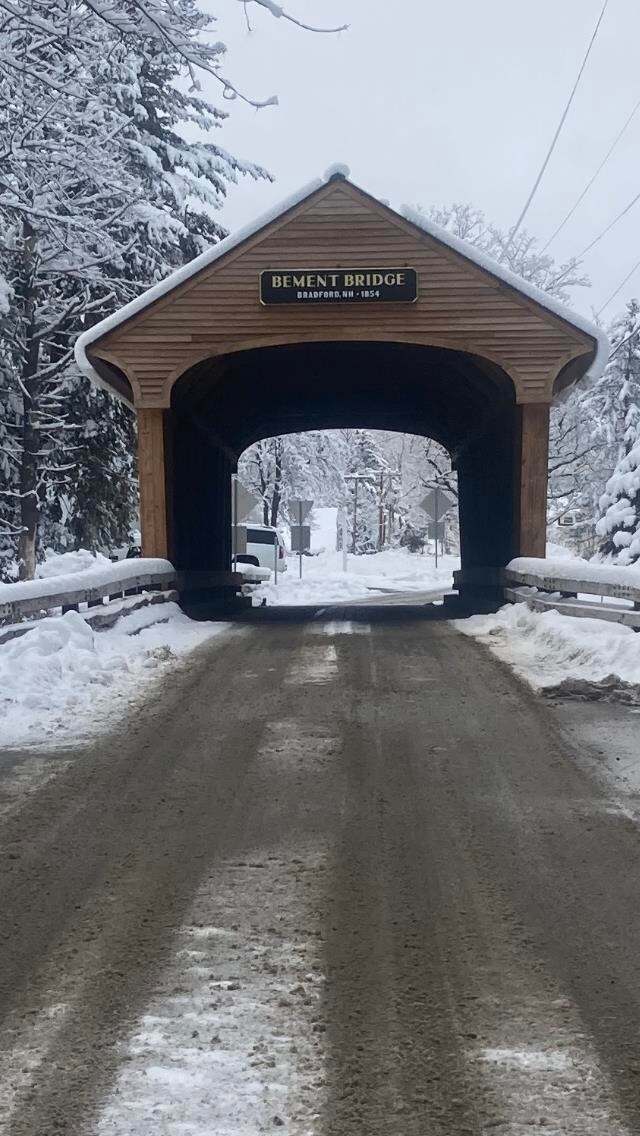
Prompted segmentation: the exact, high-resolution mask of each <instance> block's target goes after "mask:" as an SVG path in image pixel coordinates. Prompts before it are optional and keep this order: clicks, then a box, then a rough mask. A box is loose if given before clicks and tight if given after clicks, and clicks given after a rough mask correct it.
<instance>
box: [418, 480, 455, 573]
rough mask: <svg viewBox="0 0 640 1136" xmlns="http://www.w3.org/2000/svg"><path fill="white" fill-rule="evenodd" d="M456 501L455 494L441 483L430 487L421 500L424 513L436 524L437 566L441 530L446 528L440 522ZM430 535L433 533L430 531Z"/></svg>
mask: <svg viewBox="0 0 640 1136" xmlns="http://www.w3.org/2000/svg"><path fill="white" fill-rule="evenodd" d="M455 503H456V499H455V497H454V496H453V494H452V493H448V492H447V490H446V489H441V488H440V486H439V485H436V486H435V488H434V489H430V490H429V492H428V493H427V494H426V496H425V497H423V499H422V501H421V502H420V508H421V509H422V511H423V513H426V514H427V517H428V518H429V520H430V521H431V522H432V523H433V525H434V526H435V550H436V568H437V567H438V535H439V530H440V529H442V530H444V526H441V525H440V522H441V521H442V519H443V518H444V517H446V515H447V513H450V512H451V510H452V509H453V506H454V505H455ZM430 528H431V526H429V529H430ZM429 535H431V533H430V532H429Z"/></svg>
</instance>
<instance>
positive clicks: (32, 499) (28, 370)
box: [18, 221, 41, 580]
mask: <svg viewBox="0 0 640 1136" xmlns="http://www.w3.org/2000/svg"><path fill="white" fill-rule="evenodd" d="M23 237H24V276H23V288H22V297H21V299H22V303H23V325H24V329H25V340H26V345H25V352H24V356H23V363H22V376H21V378H22V447H21V448H22V453H21V455H20V524H21V532H20V536H19V537H18V567H19V574H20V579H21V580H32V579H33V577H34V576H35V574H36V549H37V539H38V523H39V520H40V505H41V502H40V500H39V496H38V462H39V457H38V455H39V451H40V429H39V422H38V418H39V413H38V410H39V408H38V394H39V389H38V387H39V384H38V378H37V372H38V363H39V358H40V343H39V340H38V338H37V336H36V331H35V311H36V300H35V294H34V286H33V265H34V259H35V242H36V237H35V233H34V231H33V229H32V228H31V226H30V224H29V222H28V221H25V223H24V228H23Z"/></svg>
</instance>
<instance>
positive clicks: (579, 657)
mask: <svg viewBox="0 0 640 1136" xmlns="http://www.w3.org/2000/svg"><path fill="white" fill-rule="evenodd" d="M456 626H457V628H458V630H459V631H462V632H463V633H464V634H465V635H473V636H474V637H475V638H476V639H479V640H480V641H481V642H482V643H486V644H487V646H489V647H490V648H491V650H492V651H493V652H494V653H495V654H496V655H497V656H498V658H500V659H503V660H504V661H505V662H506V663H509V664H510V665H511V666H512V667H513V668H514V670H515V671H516V672H517V673H518V674H519V675H520V676H521V677H522V678H524V679H525V680H526V681H527V682H528V683H529V685H530V686H532V687H533V688H534V689H536V690H545V689H546V690H548V689H550V688H557V687H561V684H564V685H565V688H567V687H568V686H572V687H573V689H574V690H575V691H576V692H578V693H579V692H580V689H581V688H580V686H578V687H576V686H575V684H576V681H577V682H578V683H579V684H580V683H585V684H588V685H589V686H590V687H591V688H592V694H594V695H595V694H596V693H597V689H596V688H597V687H598V686H600V687H601V688H602V693H606V692H607V690H611V691H612V692H615V691H617V692H618V693H620V692H621V688H623V684H630V685H631V686H632V687H636V686H637V687H638V691H637V693H638V700H639V701H640V635H639V634H638V633H637V632H635V631H633V629H632V628H630V627H624V626H622V625H621V624H618V623H609V622H608V621H606V620H600V619H582V618H575V617H573V616H566V615H560V614H559V613H558V612H557V611H545V612H533V611H530V610H529V608H528V607H527V605H526V604H524V603H520V604H508V605H507V606H506V607H503V608H501V609H500V611H498V612H496V613H495V615H474V616H472V617H471V618H470V619H464V620H459V621H457V623H456ZM627 694H628V696H629V699H630V700H633V699H634V692H633V691H627Z"/></svg>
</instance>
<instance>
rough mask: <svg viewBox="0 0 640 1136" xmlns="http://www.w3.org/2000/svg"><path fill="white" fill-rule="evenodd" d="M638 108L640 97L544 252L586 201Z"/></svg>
mask: <svg viewBox="0 0 640 1136" xmlns="http://www.w3.org/2000/svg"><path fill="white" fill-rule="evenodd" d="M638 110H640V99H638V101H637V103H636V105H635V106H634V108H633V110H632V111H631V114H630V115H629V116H628V118H627V120H626V122H625V124H624V126H623V127H622V130H620V131H619V133H618V134H617V135H616V137H615V139H614V140H613V142H612V143H611V146H610V147H609V149H608V150H607V153H606V154H605V156H604V158H603V159H602V161H601V162H600V165H599V166H598V168H597V170H596V172H595V173H594V174H593V176H592V177H591V178H590V179H589V181H588V182H587V184H586V185H585V187H584V189H583V191H582V193H581V194H580V196H579V197H578V199H577V200H576V201H575V202H574V204H573V205H572V206H571V209H570V210H569V212H568V213H567V215H566V217H565V218H564V219H563V220H562V221H561V222H560V224H559V225H558V228H557V229H556V230H555V232H554V233H552V234H551V236H550V237H549V240H548V241H547V243H546V245H544V247H543V248H542V250H541V251H542V252H546V251H547V249H548V248H549V245H550V244H552V243H553V241H555V239H556V237H557V236H558V233H560V232H562V230H563V229H564V227H565V225H566V224H567V221H570V220H571V218H572V217H573V214H574V213H575V211H576V209H577V208H578V206H579V205H580V204H581V203H582V202H583V201H584V199H585V197H586V196H587V194H588V192H589V190H590V189H591V186H592V185H593V183H594V181H595V180H596V178H598V177H599V176H600V174H601V173H602V171H603V169H604V167H605V166H606V164H607V162H608V161H609V158H610V157H611V155H612V154H613V151H614V150H615V148H616V146H617V145H618V142H619V141H620V139H621V138H622V136H623V135H624V134H625V133H626V131H627V129H628V127H629V126H630V125H631V123H632V122H633V119H634V118H635V116H636V114H637V112H638Z"/></svg>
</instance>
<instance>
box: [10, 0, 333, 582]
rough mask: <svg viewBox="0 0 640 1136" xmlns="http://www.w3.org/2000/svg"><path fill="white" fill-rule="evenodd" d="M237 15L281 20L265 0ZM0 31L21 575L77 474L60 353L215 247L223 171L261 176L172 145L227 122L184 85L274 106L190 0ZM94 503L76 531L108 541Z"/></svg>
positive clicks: (17, 9)
mask: <svg viewBox="0 0 640 1136" xmlns="http://www.w3.org/2000/svg"><path fill="white" fill-rule="evenodd" d="M250 4H254V5H255V6H256V7H261V8H262V9H264V10H266V11H267V12H269V13H270V15H272V16H275V17H277V18H284V19H290V18H292V17H289V16H288V14H287V13H286V12H285V11H284V10H283V9H282V8H280V7H279V6H277V5H275V4H274V3H272V0H248V3H247V4H246V5H245V10H246V11H248V8H249V5H250ZM0 21H1V28H2V44H1V46H0V137H1V138H2V139H3V144H2V146H3V149H2V148H0V149H1V152H0V158H1V169H2V174H1V175H0V224H1V225H2V230H3V238H4V239H3V245H2V248H1V249H0V313H2V312H3V311H5V309H6V308H7V306H9V307H10V309H11V310H10V313H8V314H6V312H5V315H4V318H2V322H1V324H0V337H1V342H0V366H1V367H2V372H1V377H0V392H1V393H0V398H1V399H2V402H1V403H0V410H1V411H2V421H3V425H2V434H1V435H0V443H1V444H2V461H3V473H4V474H5V480H4V484H3V486H2V490H1V497H0V501H1V504H0V547H1V548H2V549H3V551H4V553H5V554H10V551H11V543H12V542H13V541H14V540H15V539H16V537H17V543H18V548H17V556H18V562H19V571H20V575H21V576H23V577H29V576H31V575H33V573H34V570H35V562H36V554H37V542H38V535H39V530H40V528H41V523H42V517H43V513H46V514H47V521H48V524H49V526H50V528H52V529H55V528H56V526H58V528H59V527H60V526H63V525H64V524H66V521H65V520H63V516H64V515H65V509H64V508H63V506H64V504H65V502H69V501H70V500H71V499H72V498H73V497H74V495H75V496H76V497H78V490H79V489H80V488H81V487H82V485H83V479H84V475H85V473H86V470H85V469H84V468H83V467H82V466H80V467H78V456H79V455H82V454H85V455H86V454H87V452H88V447H87V444H86V443H87V442H88V440H89V439H88V436H87V434H86V431H85V436H84V438H83V437H82V436H80V438H79V437H78V432H77V426H78V423H75V422H74V421H73V420H72V418H71V417H70V408H71V407H72V405H73V403H74V401H75V402H76V403H78V402H80V403H81V402H82V397H80V398H79V399H75V400H74V396H73V383H74V382H80V381H84V380H80V379H79V377H78V376H77V375H75V373H74V371H73V364H72V356H71V352H72V345H73V342H74V340H75V338H76V336H77V334H78V332H79V331H80V330H82V328H83V327H86V326H87V324H88V323H89V322H90V321H91V320H95V319H97V318H99V317H100V316H101V315H102V314H104V312H105V310H106V309H107V308H113V307H115V306H117V305H118V304H120V303H122V302H124V301H126V300H127V299H130V298H131V297H132V296H133V295H134V294H135V293H136V292H137V291H140V290H141V289H143V288H145V287H147V286H148V285H149V284H151V283H153V282H154V280H156V279H158V278H160V277H161V276H163V275H165V274H166V272H167V271H169V270H170V269H171V268H173V267H175V266H176V264H179V263H182V262H183V261H184V260H185V259H188V258H189V257H191V256H193V255H194V253H196V252H199V251H201V250H202V248H203V247H204V245H205V244H207V243H210V242H211V241H212V240H215V239H217V238H218V237H219V236H220V235H221V229H220V227H219V226H218V225H217V224H216V223H215V222H214V220H213V219H212V217H211V211H212V209H214V208H215V207H216V206H217V205H219V204H220V201H221V198H222V196H223V193H224V187H225V183H226V182H227V181H228V180H233V179H234V178H235V176H236V174H237V172H238V171H240V170H242V171H243V172H251V173H253V174H254V176H264V171H261V170H257V169H255V168H254V167H250V166H248V165H246V164H243V163H239V162H237V161H236V160H234V159H233V158H232V157H231V156H230V155H228V154H227V153H226V152H225V151H223V150H222V149H221V148H219V147H217V146H216V145H215V144H213V143H212V142H211V141H209V139H207V141H205V142H202V143H194V144H189V145H188V144H187V143H186V142H185V141H184V139H183V138H182V136H181V134H180V126H181V125H184V123H186V122H189V123H190V124H191V125H194V124H195V125H196V126H197V127H198V128H199V129H200V130H202V131H205V132H207V133H208V132H210V131H211V130H212V128H214V127H215V126H217V125H220V123H221V121H222V119H223V117H224V116H223V115H222V114H221V112H219V111H218V110H216V109H215V108H213V107H212V106H210V105H209V104H208V103H207V102H206V101H205V100H203V99H202V98H201V97H200V96H199V93H198V90H199V81H198V77H197V76H198V73H199V72H202V71H206V72H208V73H209V74H210V75H211V76H213V77H214V78H215V80H216V81H218V82H219V83H220V85H221V90H222V94H223V96H224V97H225V98H235V97H238V96H239V97H241V98H245V99H246V100H247V101H250V102H253V104H254V105H256V106H257V105H267V104H268V103H272V102H275V101H276V100H275V99H274V98H268V99H266V100H265V99H263V100H261V101H257V100H253V99H251V98H249V97H248V96H246V95H245V94H244V93H243V92H239V91H238V90H237V89H236V88H235V87H234V85H233V83H232V82H231V81H230V80H229V79H227V78H226V77H225V76H224V75H223V73H222V70H221V61H222V57H223V55H224V51H225V48H224V45H223V44H221V43H220V42H216V41H215V40H213V39H210V38H209V34H208V33H209V31H210V25H211V24H212V22H213V21H212V18H211V17H210V16H208V15H206V14H205V13H204V12H203V11H202V10H201V9H200V8H199V7H198V5H197V3H196V2H195V0H139V2H138V3H136V4H135V5H132V4H129V3H128V2H127V0H108V2H107V3H103V2H102V0H91V3H89V0H57V2H56V3H55V4H51V3H50V2H49V0H0ZM294 22H297V21H294ZM302 26H306V25H302ZM312 30H313V29H312ZM323 30H324V29H323ZM179 78H182V80H185V79H187V80H188V81H189V82H190V87H189V90H188V91H187V92H186V93H185V91H184V89H183V87H184V82H183V85H182V87H180V86H179V85H178V84H177V80H178V79H179ZM194 203H195V209H194ZM70 384H72V385H71V386H70ZM87 397H88V396H87ZM103 404H104V406H105V408H106V406H107V402H106V401H105V400H103ZM106 417H107V421H109V420H112V421H115V420H116V419H117V414H116V412H114V411H113V410H109V411H108V412H107V414H106ZM92 437H93V441H94V442H96V443H97V440H98V439H99V438H101V437H102V432H101V431H100V430H98V431H97V432H96V433H95V434H94V435H93V436H92ZM105 438H106V444H105V448H104V449H103V451H102V454H99V453H94V457H97V458H98V461H97V465H96V469H98V468H100V465H101V464H102V467H103V469H104V471H105V475H106V476H105V478H104V479H100V478H98V479H97V480H96V479H94V486H95V488H96V492H97V491H98V489H99V488H100V487H102V489H103V490H104V491H106V492H107V496H108V491H109V489H108V485H107V482H108V481H109V479H110V478H111V477H112V475H114V474H115V473H117V467H118V464H119V463H120V462H121V460H122V459H121V455H119V454H118V453H117V441H118V439H117V431H116V436H114V435H113V434H109V431H106V432H105ZM112 462H115V465H112V464H111V463H112ZM121 484H122V483H121ZM106 499H107V498H105V497H104V494H103V498H102V503H104V500H106ZM97 500H98V513H101V514H102V521H100V522H99V523H98V522H97V521H96V519H95V518H94V521H93V522H92V523H91V524H90V525H89V526H88V529H87V531H89V530H91V531H94V532H97V531H101V532H102V533H103V535H104V538H105V539H106V540H111V539H113V538H114V536H115V531H116V530H118V529H119V526H120V521H119V520H118V518H117V517H116V518H115V519H114V525H113V526H112V527H111V529H110V531H109V532H108V533H105V528H104V524H103V521H104V520H105V519H106V517H107V516H108V515H112V511H111V510H105V509H102V508H101V500H100V499H97ZM125 513H126V510H125Z"/></svg>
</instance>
